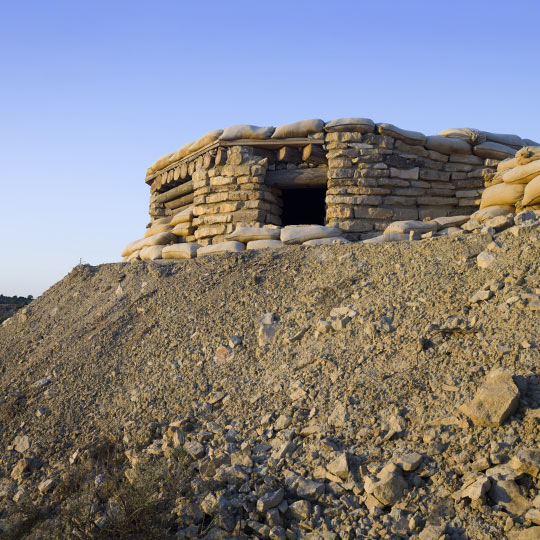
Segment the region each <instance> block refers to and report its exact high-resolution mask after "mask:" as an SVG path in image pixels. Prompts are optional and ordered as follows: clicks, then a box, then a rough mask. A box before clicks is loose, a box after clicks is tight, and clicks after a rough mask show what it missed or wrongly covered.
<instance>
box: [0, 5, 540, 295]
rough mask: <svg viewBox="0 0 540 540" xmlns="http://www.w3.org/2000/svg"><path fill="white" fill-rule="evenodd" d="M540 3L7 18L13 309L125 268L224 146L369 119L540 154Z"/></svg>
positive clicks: (0, 61) (7, 241)
mask: <svg viewBox="0 0 540 540" xmlns="http://www.w3.org/2000/svg"><path fill="white" fill-rule="evenodd" d="M539 20H540V2H538V1H537V0H530V1H519V0H513V1H512V2H510V1H500V0H491V1H485V0H480V1H472V0H469V1H461V0H452V1H442V0H426V1H414V0H409V1H397V0H396V1H382V0H379V1H374V0H372V1H369V2H366V1H361V0H357V1H333V2H332V1H329V0H325V1H317V0H310V1H300V0H298V1H295V0H289V1H287V2H284V1H281V0H269V1H266V2H263V1H254V0H250V1H234V0H229V1H223V0H221V1H201V0H199V1H189V2H188V1H182V0H177V1H161V0H153V1H150V0H148V1H138V0H129V1H125V0H107V1H101V0H69V1H57V0H47V1H28V0H17V1H15V0H12V1H7V0H1V1H0V70H1V71H0V74H1V79H0V164H1V170H0V183H1V191H0V201H1V203H2V204H1V206H0V226H1V229H0V230H1V233H0V234H1V238H2V249H1V250H0V293H3V294H9V295H14V294H17V295H23V296H27V295H28V294H32V295H34V296H37V295H39V294H41V293H42V292H43V291H44V290H45V289H47V288H48V287H49V286H51V285H52V284H53V283H54V282H55V281H57V280H58V279H60V278H62V277H63V276H64V275H65V274H66V273H67V272H69V271H70V270H71V268H72V267H73V266H75V265H76V264H78V263H79V261H80V260H82V261H83V262H88V263H91V264H99V263H103V262H111V261H118V260H120V252H121V250H122V248H123V247H124V245H125V244H127V243H128V242H129V241H131V240H135V239H137V238H139V237H141V236H142V234H143V233H144V230H145V229H144V227H145V225H146V223H147V221H148V214H147V211H148V196H149V189H148V186H146V184H145V183H144V177H145V171H146V169H147V167H148V166H149V165H150V164H152V163H153V162H154V161H155V160H156V159H157V158H158V157H159V156H161V155H162V154H165V153H168V152H171V151H175V150H177V149H178V148H180V146H182V145H183V144H184V143H185V142H187V141H190V140H193V139H196V138H198V137H200V136H201V135H203V134H204V133H206V132H207V131H209V130H211V129H218V128H223V127H226V126H228V125H232V124H238V123H250V124H257V125H279V124H283V123H287V122H292V121H296V120H303V119H305V118H313V117H318V118H322V119H324V120H331V119H333V118H336V117H340V116H365V117H369V118H372V119H373V120H374V121H376V122H390V123H393V124H396V125H398V126H400V127H402V128H405V129H412V130H417V131H422V132H424V133H426V134H434V133H437V132H439V131H441V130H442V129H446V128H449V127H464V126H469V127H476V128H479V129H484V130H488V131H496V132H504V133H516V134H518V135H521V136H523V137H528V138H532V139H535V140H539V139H540V68H539V65H538V59H539V50H540V41H539V31H540V27H539V25H538V24H539V23H538V21H539Z"/></svg>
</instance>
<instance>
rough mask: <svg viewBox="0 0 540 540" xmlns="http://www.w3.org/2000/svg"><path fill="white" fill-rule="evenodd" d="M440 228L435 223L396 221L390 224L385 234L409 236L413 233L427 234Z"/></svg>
mask: <svg viewBox="0 0 540 540" xmlns="http://www.w3.org/2000/svg"><path fill="white" fill-rule="evenodd" d="M438 228H439V224H438V223H437V222H435V221H416V220H413V219H409V220H406V221H394V222H393V223H390V225H388V227H386V229H385V230H384V234H387V233H401V234H408V233H410V232H411V231H419V232H422V233H427V232H430V231H436V230H437V229H438Z"/></svg>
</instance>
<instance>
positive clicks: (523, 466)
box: [510, 448, 540, 478]
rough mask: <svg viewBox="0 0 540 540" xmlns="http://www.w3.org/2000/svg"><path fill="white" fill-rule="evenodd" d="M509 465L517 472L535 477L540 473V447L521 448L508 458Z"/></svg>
mask: <svg viewBox="0 0 540 540" xmlns="http://www.w3.org/2000/svg"><path fill="white" fill-rule="evenodd" d="M510 466H511V467H512V468H513V469H514V470H515V471H516V472H517V473H519V474H523V473H524V474H528V475H530V476H532V477H534V478H536V477H537V476H538V474H539V473H540V448H522V449H521V450H519V451H518V452H517V453H516V455H515V456H514V457H513V458H512V459H511V460H510Z"/></svg>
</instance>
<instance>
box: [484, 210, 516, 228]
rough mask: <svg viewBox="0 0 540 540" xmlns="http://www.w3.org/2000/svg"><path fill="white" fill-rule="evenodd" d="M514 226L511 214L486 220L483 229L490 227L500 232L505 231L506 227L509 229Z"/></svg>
mask: <svg viewBox="0 0 540 540" xmlns="http://www.w3.org/2000/svg"><path fill="white" fill-rule="evenodd" d="M513 224H514V218H513V216H512V215H511V214H509V215H506V216H496V217H492V218H490V219H487V220H486V221H485V222H484V226H485V227H491V228H493V229H494V230H495V231H497V232H498V231H502V230H503V229H507V228H508V227H511V226H512V225H513Z"/></svg>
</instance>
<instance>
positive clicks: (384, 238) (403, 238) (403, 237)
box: [362, 232, 410, 244]
mask: <svg viewBox="0 0 540 540" xmlns="http://www.w3.org/2000/svg"><path fill="white" fill-rule="evenodd" d="M409 240H410V237H409V233H407V234H404V233H396V232H391V233H384V234H381V235H380V236H375V237H374V238H369V239H367V240H364V241H363V242H362V243H363V244H385V243H386V242H408V241H409Z"/></svg>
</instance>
